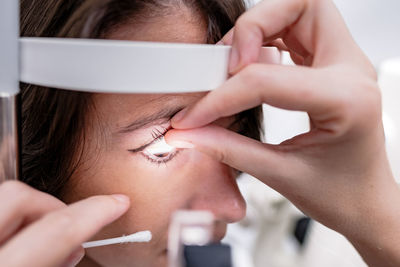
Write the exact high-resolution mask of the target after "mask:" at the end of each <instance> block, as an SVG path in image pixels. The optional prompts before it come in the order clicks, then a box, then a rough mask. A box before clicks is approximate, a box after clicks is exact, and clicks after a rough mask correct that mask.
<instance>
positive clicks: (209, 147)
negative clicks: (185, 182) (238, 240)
mask: <svg viewBox="0 0 400 267" xmlns="http://www.w3.org/2000/svg"><path fill="white" fill-rule="evenodd" d="M277 10H279V12H277ZM277 14H279V16H278V15H277ZM222 43H224V44H230V45H232V46H233V50H232V54H231V59H230V72H231V74H232V75H233V77H232V78H231V79H230V80H228V81H227V82H226V83H225V84H224V85H222V86H221V87H220V88H218V89H217V90H214V91H213V92H211V93H209V94H208V95H207V96H205V97H204V98H202V99H201V100H200V101H198V102H197V103H195V104H194V105H192V106H191V107H189V108H187V109H185V110H183V111H181V112H180V113H178V114H177V115H176V116H175V117H174V118H173V120H172V126H173V127H174V128H176V129H181V130H173V131H170V132H169V133H168V134H167V136H166V140H167V142H168V143H169V144H171V145H176V146H178V147H195V148H196V150H198V151H202V152H203V153H206V154H207V155H210V156H212V157H214V158H215V159H218V160H221V161H222V162H224V163H226V164H228V165H230V166H233V167H235V168H237V169H239V170H242V171H245V172H248V173H250V174H252V175H253V176H255V177H257V178H259V179H260V180H261V181H262V182H264V183H265V184H266V185H268V186H270V187H272V188H274V189H275V190H277V191H279V192H280V193H282V194H283V195H285V196H286V197H287V198H288V199H289V200H291V201H292V202H293V203H294V204H295V205H296V206H297V207H299V208H300V209H301V210H303V211H304V212H305V213H306V214H307V215H309V216H311V217H313V218H314V219H316V220H318V221H320V222H321V223H323V224H325V225H326V226H328V227H330V228H332V229H334V230H336V231H338V232H340V233H342V234H343V235H345V236H346V237H347V238H348V239H349V240H350V241H351V242H352V243H353V245H354V246H355V247H356V248H357V250H358V251H359V252H360V254H361V255H362V256H363V258H364V260H365V261H366V262H367V263H368V265H369V266H399V265H400V250H399V245H398V244H399V243H398V240H400V231H399V230H398V229H400V223H399V220H398V218H399V216H400V208H399V205H396V204H395V203H399V201H400V192H399V188H398V186H397V184H396V182H395V180H394V178H393V175H392V173H391V170H390V166H389V163H388V160H387V156H386V151H385V140H384V132H383V126H382V116H381V99H380V92H379V87H378V85H377V81H376V73H375V71H374V68H373V66H372V65H371V63H370V62H369V61H368V59H367V58H366V56H365V55H364V54H363V53H362V51H361V50H360V48H359V47H358V46H357V45H356V44H355V42H354V40H353V39H352V37H351V35H350V33H349V31H348V30H347V28H346V26H345V24H344V22H343V20H342V18H341V17H340V14H339V13H338V12H337V10H336V8H335V6H334V5H333V3H332V2H331V1H329V0H322V1H321V0H281V1H263V2H261V3H260V4H258V5H257V6H256V7H255V8H253V9H251V10H250V11H248V12H247V13H245V14H244V15H243V16H242V17H241V18H239V20H238V21H237V23H236V25H235V28H234V29H233V30H232V31H231V32H230V33H228V34H227V35H226V36H225V37H224V39H223V40H222ZM263 44H270V45H274V46H277V47H279V48H281V49H284V50H287V51H289V52H290V54H291V56H292V58H293V60H294V61H295V62H296V63H297V66H280V65H269V64H257V63H255V62H257V59H258V56H259V51H260V48H261V46H262V45H263ZM287 77H290V79H288V78H287ZM249 87H251V89H252V90H248V88H249ZM262 103H267V104H270V105H273V106H276V107H279V108H284V109H288V110H300V111H305V112H307V113H308V115H309V117H310V121H311V126H312V127H311V131H310V132H309V133H306V134H303V135H300V136H297V137H295V138H293V139H291V140H287V141H285V142H283V143H282V144H280V145H277V146H273V145H268V144H261V143H259V142H256V141H254V140H249V139H248V138H246V137H243V136H239V135H237V134H235V133H233V132H230V131H227V130H225V129H222V128H218V127H215V126H208V124H209V123H211V122H212V121H214V120H216V119H218V118H221V117H226V116H229V115H231V114H235V113H237V112H240V111H241V110H246V109H248V108H251V107H254V106H257V105H259V104H262ZM185 129H193V130H185ZM227 144H229V145H227ZM238 155H240V156H238ZM288 166H290V168H288Z"/></svg>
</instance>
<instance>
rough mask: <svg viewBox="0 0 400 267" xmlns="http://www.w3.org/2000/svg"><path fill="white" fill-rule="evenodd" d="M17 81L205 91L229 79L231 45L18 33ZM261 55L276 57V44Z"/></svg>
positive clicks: (106, 89) (114, 89)
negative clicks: (18, 78) (36, 35)
mask: <svg viewBox="0 0 400 267" xmlns="http://www.w3.org/2000/svg"><path fill="white" fill-rule="evenodd" d="M20 48H21V50H20V58H21V60H20V62H21V72H20V80H21V81H22V82H26V83H31V84H36V85H42V86H48V87H54V88H61V89H69V90H78V91H87V92H97V93H102V92H103V93H189V92H200V91H210V90H213V89H215V88H217V87H218V86H219V85H221V84H222V83H223V82H224V81H225V80H226V79H227V78H228V63H229V54H230V50H231V47H229V46H222V45H221V46H218V45H207V44H177V43H154V42H133V41H116V40H97V39H96V40H93V39H66V38H22V39H21V40H20ZM261 58H263V60H267V61H268V60H269V61H271V62H275V63H276V62H279V53H278V52H277V50H276V48H263V49H262V55H261Z"/></svg>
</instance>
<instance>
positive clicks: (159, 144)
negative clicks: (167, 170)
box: [141, 136, 179, 163]
mask: <svg viewBox="0 0 400 267" xmlns="http://www.w3.org/2000/svg"><path fill="white" fill-rule="evenodd" d="M178 152H179V151H178V150H177V149H176V148H175V147H172V146H170V145H168V144H167V142H165V139H164V136H161V137H159V138H158V139H157V140H155V141H154V143H152V144H151V145H149V146H147V147H146V148H145V149H144V150H143V151H142V152H141V153H142V155H143V156H145V157H146V158H147V159H148V160H150V161H151V162H155V163H165V162H167V161H169V160H171V159H172V158H173V157H175V155H176V154H177V153H178Z"/></svg>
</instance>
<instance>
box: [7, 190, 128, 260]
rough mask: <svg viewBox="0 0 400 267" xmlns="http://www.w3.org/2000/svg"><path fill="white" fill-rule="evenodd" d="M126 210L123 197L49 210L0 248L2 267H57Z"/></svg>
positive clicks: (126, 203)
mask: <svg viewBox="0 0 400 267" xmlns="http://www.w3.org/2000/svg"><path fill="white" fill-rule="evenodd" d="M128 207H129V199H128V198H127V197H126V196H123V195H114V196H96V197H91V198H88V199H86V200H82V201H79V202H77V203H74V204H72V205H70V206H68V207H67V208H64V209H60V210H57V211H53V212H51V213H49V214H47V215H45V216H44V217H42V218H41V219H40V220H37V221H36V222H34V223H32V224H31V225H29V226H27V227H26V228H24V229H23V230H21V231H20V232H19V233H18V234H17V235H15V237H13V238H12V239H11V240H10V241H8V242H7V243H6V244H5V245H3V247H2V248H1V249H0V262H1V263H2V264H4V266H12V267H17V266H18V267H20V266H32V267H35V266H38V267H39V266H40V267H47V266H49V267H50V266H60V265H61V264H63V263H65V261H69V260H71V254H73V253H74V252H76V251H77V250H79V249H80V246H81V243H82V242H84V241H86V240H88V239H89V238H90V237H91V236H93V235H94V234H95V233H96V232H98V231H99V230H100V229H101V228H102V227H104V226H105V225H107V224H109V223H111V222H112V221H114V220H116V219H117V218H119V217H120V216H121V215H122V214H123V213H125V212H126V210H127V209H128Z"/></svg>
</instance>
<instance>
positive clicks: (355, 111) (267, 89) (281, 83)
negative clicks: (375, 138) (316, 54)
mask: <svg viewBox="0 0 400 267" xmlns="http://www.w3.org/2000/svg"><path fill="white" fill-rule="evenodd" d="M263 103H266V104H269V105H272V106H275V107H278V108H283V109H287V110H299V111H305V112H308V114H309V115H310V117H311V119H312V122H313V124H314V125H315V126H316V127H318V128H319V129H321V130H326V132H330V133H333V134H335V135H336V136H337V135H338V134H343V133H344V132H345V131H346V130H348V129H349V127H354V126H355V125H353V124H352V123H357V124H359V123H372V121H371V120H369V121H365V118H370V119H371V118H372V117H371V116H372V115H374V116H375V117H376V116H377V115H378V116H379V112H380V97H379V89H378V87H377V85H376V81H375V80H373V79H372V78H369V77H366V76H365V75H364V74H362V73H359V72H358V70H352V69H351V68H345V67H344V66H337V67H331V68H326V69H311V68H307V67H298V66H281V65H264V64H251V65H249V66H247V67H246V68H245V69H243V70H242V71H241V72H240V73H238V74H237V75H235V76H233V77H232V78H231V79H229V80H228V81H227V82H225V83H224V84H223V85H222V86H221V87H220V88H218V89H216V90H214V91H212V92H210V93H209V94H207V95H206V96H205V97H203V98H202V99H200V100H199V101H198V102H196V103H195V104H193V105H192V106H190V107H188V108H186V109H184V110H182V111H181V112H179V113H178V114H177V115H176V116H175V117H174V118H173V119H172V121H171V125H172V127H173V128H175V129H189V128H196V127H201V126H205V125H207V124H209V123H211V122H213V121H215V120H217V119H218V118H221V117H227V116H230V115H233V114H237V113H239V112H241V111H244V110H247V109H250V108H253V107H256V106H258V105H261V104H263ZM363 118H364V119H363ZM357 127H365V125H357ZM314 137H315V135H314Z"/></svg>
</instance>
